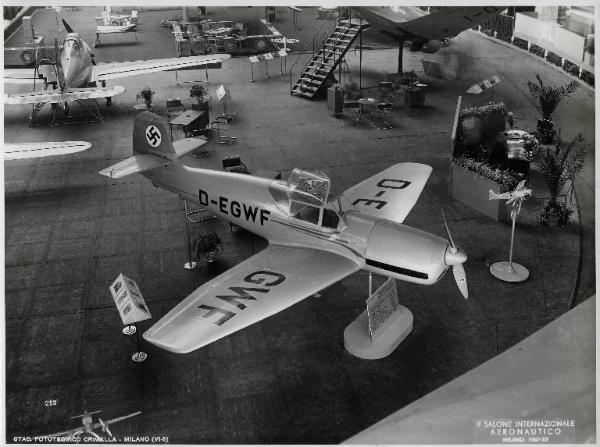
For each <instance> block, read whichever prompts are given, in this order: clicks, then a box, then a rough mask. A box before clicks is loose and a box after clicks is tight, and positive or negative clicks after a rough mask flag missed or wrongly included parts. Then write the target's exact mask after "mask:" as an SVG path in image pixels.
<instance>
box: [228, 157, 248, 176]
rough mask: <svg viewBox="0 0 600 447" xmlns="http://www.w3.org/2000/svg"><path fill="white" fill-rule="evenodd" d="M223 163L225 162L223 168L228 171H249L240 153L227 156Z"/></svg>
mask: <svg viewBox="0 0 600 447" xmlns="http://www.w3.org/2000/svg"><path fill="white" fill-rule="evenodd" d="M221 163H222V164H223V170H224V171H228V172H240V171H243V170H245V171H246V173H249V171H248V168H247V167H246V165H245V164H244V163H242V159H241V158H240V156H239V155H230V156H228V157H225V158H224V159H223V160H222V161H221Z"/></svg>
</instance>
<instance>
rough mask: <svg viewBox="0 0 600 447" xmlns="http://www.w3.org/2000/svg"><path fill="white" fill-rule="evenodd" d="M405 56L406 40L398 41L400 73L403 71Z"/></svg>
mask: <svg viewBox="0 0 600 447" xmlns="http://www.w3.org/2000/svg"><path fill="white" fill-rule="evenodd" d="M403 58H404V40H399V41H398V73H399V74H400V73H402V70H403V69H404V68H403V66H402V59H403Z"/></svg>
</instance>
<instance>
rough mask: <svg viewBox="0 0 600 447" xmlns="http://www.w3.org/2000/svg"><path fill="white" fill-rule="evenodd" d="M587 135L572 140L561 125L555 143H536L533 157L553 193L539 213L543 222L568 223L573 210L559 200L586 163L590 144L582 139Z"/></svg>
mask: <svg viewBox="0 0 600 447" xmlns="http://www.w3.org/2000/svg"><path fill="white" fill-rule="evenodd" d="M582 142H583V137H582V136H581V134H579V135H577V136H576V137H575V138H573V139H572V140H571V141H569V142H566V141H563V140H562V139H561V137H560V129H559V132H558V136H557V138H556V141H555V142H554V143H553V144H539V145H536V146H534V147H532V159H533V161H534V162H535V163H536V164H537V165H538V166H539V170H540V173H541V174H542V175H543V177H544V181H545V183H546V186H547V187H548V192H549V193H550V197H549V198H548V199H547V200H546V201H545V202H544V206H543V208H542V209H541V210H540V211H539V213H538V218H539V220H540V223H542V224H543V225H549V224H557V225H560V226H561V227H564V226H566V224H567V221H568V220H569V216H570V215H571V214H572V213H573V210H571V209H570V208H567V206H566V204H565V203H560V202H559V196H560V195H561V193H562V192H563V189H564V188H565V186H566V185H567V184H568V183H569V182H572V181H573V180H574V179H575V176H576V175H577V174H578V173H579V172H580V171H581V169H582V168H583V164H584V157H585V152H586V148H585V146H584V145H582V144H581V143H582Z"/></svg>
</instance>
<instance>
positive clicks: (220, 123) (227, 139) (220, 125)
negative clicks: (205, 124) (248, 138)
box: [210, 116, 237, 144]
mask: <svg viewBox="0 0 600 447" xmlns="http://www.w3.org/2000/svg"><path fill="white" fill-rule="evenodd" d="M227 123H228V121H227V119H226V118H223V117H221V116H220V117H218V118H217V119H215V120H214V121H213V122H211V123H210V128H211V130H212V131H215V132H216V133H217V143H219V144H233V143H235V142H236V141H237V137H231V136H227V135H222V134H221V131H222V130H226V129H228V128H229V125H228V124H227Z"/></svg>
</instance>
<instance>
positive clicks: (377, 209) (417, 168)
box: [342, 163, 432, 223]
mask: <svg viewBox="0 0 600 447" xmlns="http://www.w3.org/2000/svg"><path fill="white" fill-rule="evenodd" d="M431 171H432V168H431V166H428V165H423V164H419V163H399V164H397V165H394V166H392V167H390V168H388V169H386V170H385V171H382V172H380V173H379V174H376V175H374V176H373V177H371V178H369V179H367V180H364V181H362V182H360V183H359V184H358V185H356V186H353V187H352V188H348V189H347V190H346V191H344V193H343V194H342V196H343V197H344V198H346V199H348V200H349V201H350V203H352V205H353V206H354V207H355V208H357V209H359V210H360V211H361V212H363V213H367V214H370V215H372V216H376V217H380V218H383V219H388V220H391V221H394V222H398V223H402V222H403V221H404V219H405V218H406V216H407V215H408V213H409V212H410V210H411V209H412V207H413V206H415V203H417V200H418V199H419V196H420V195H421V191H423V188H424V187H425V184H426V183H427V179H428V178H429V175H430V174H431Z"/></svg>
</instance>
